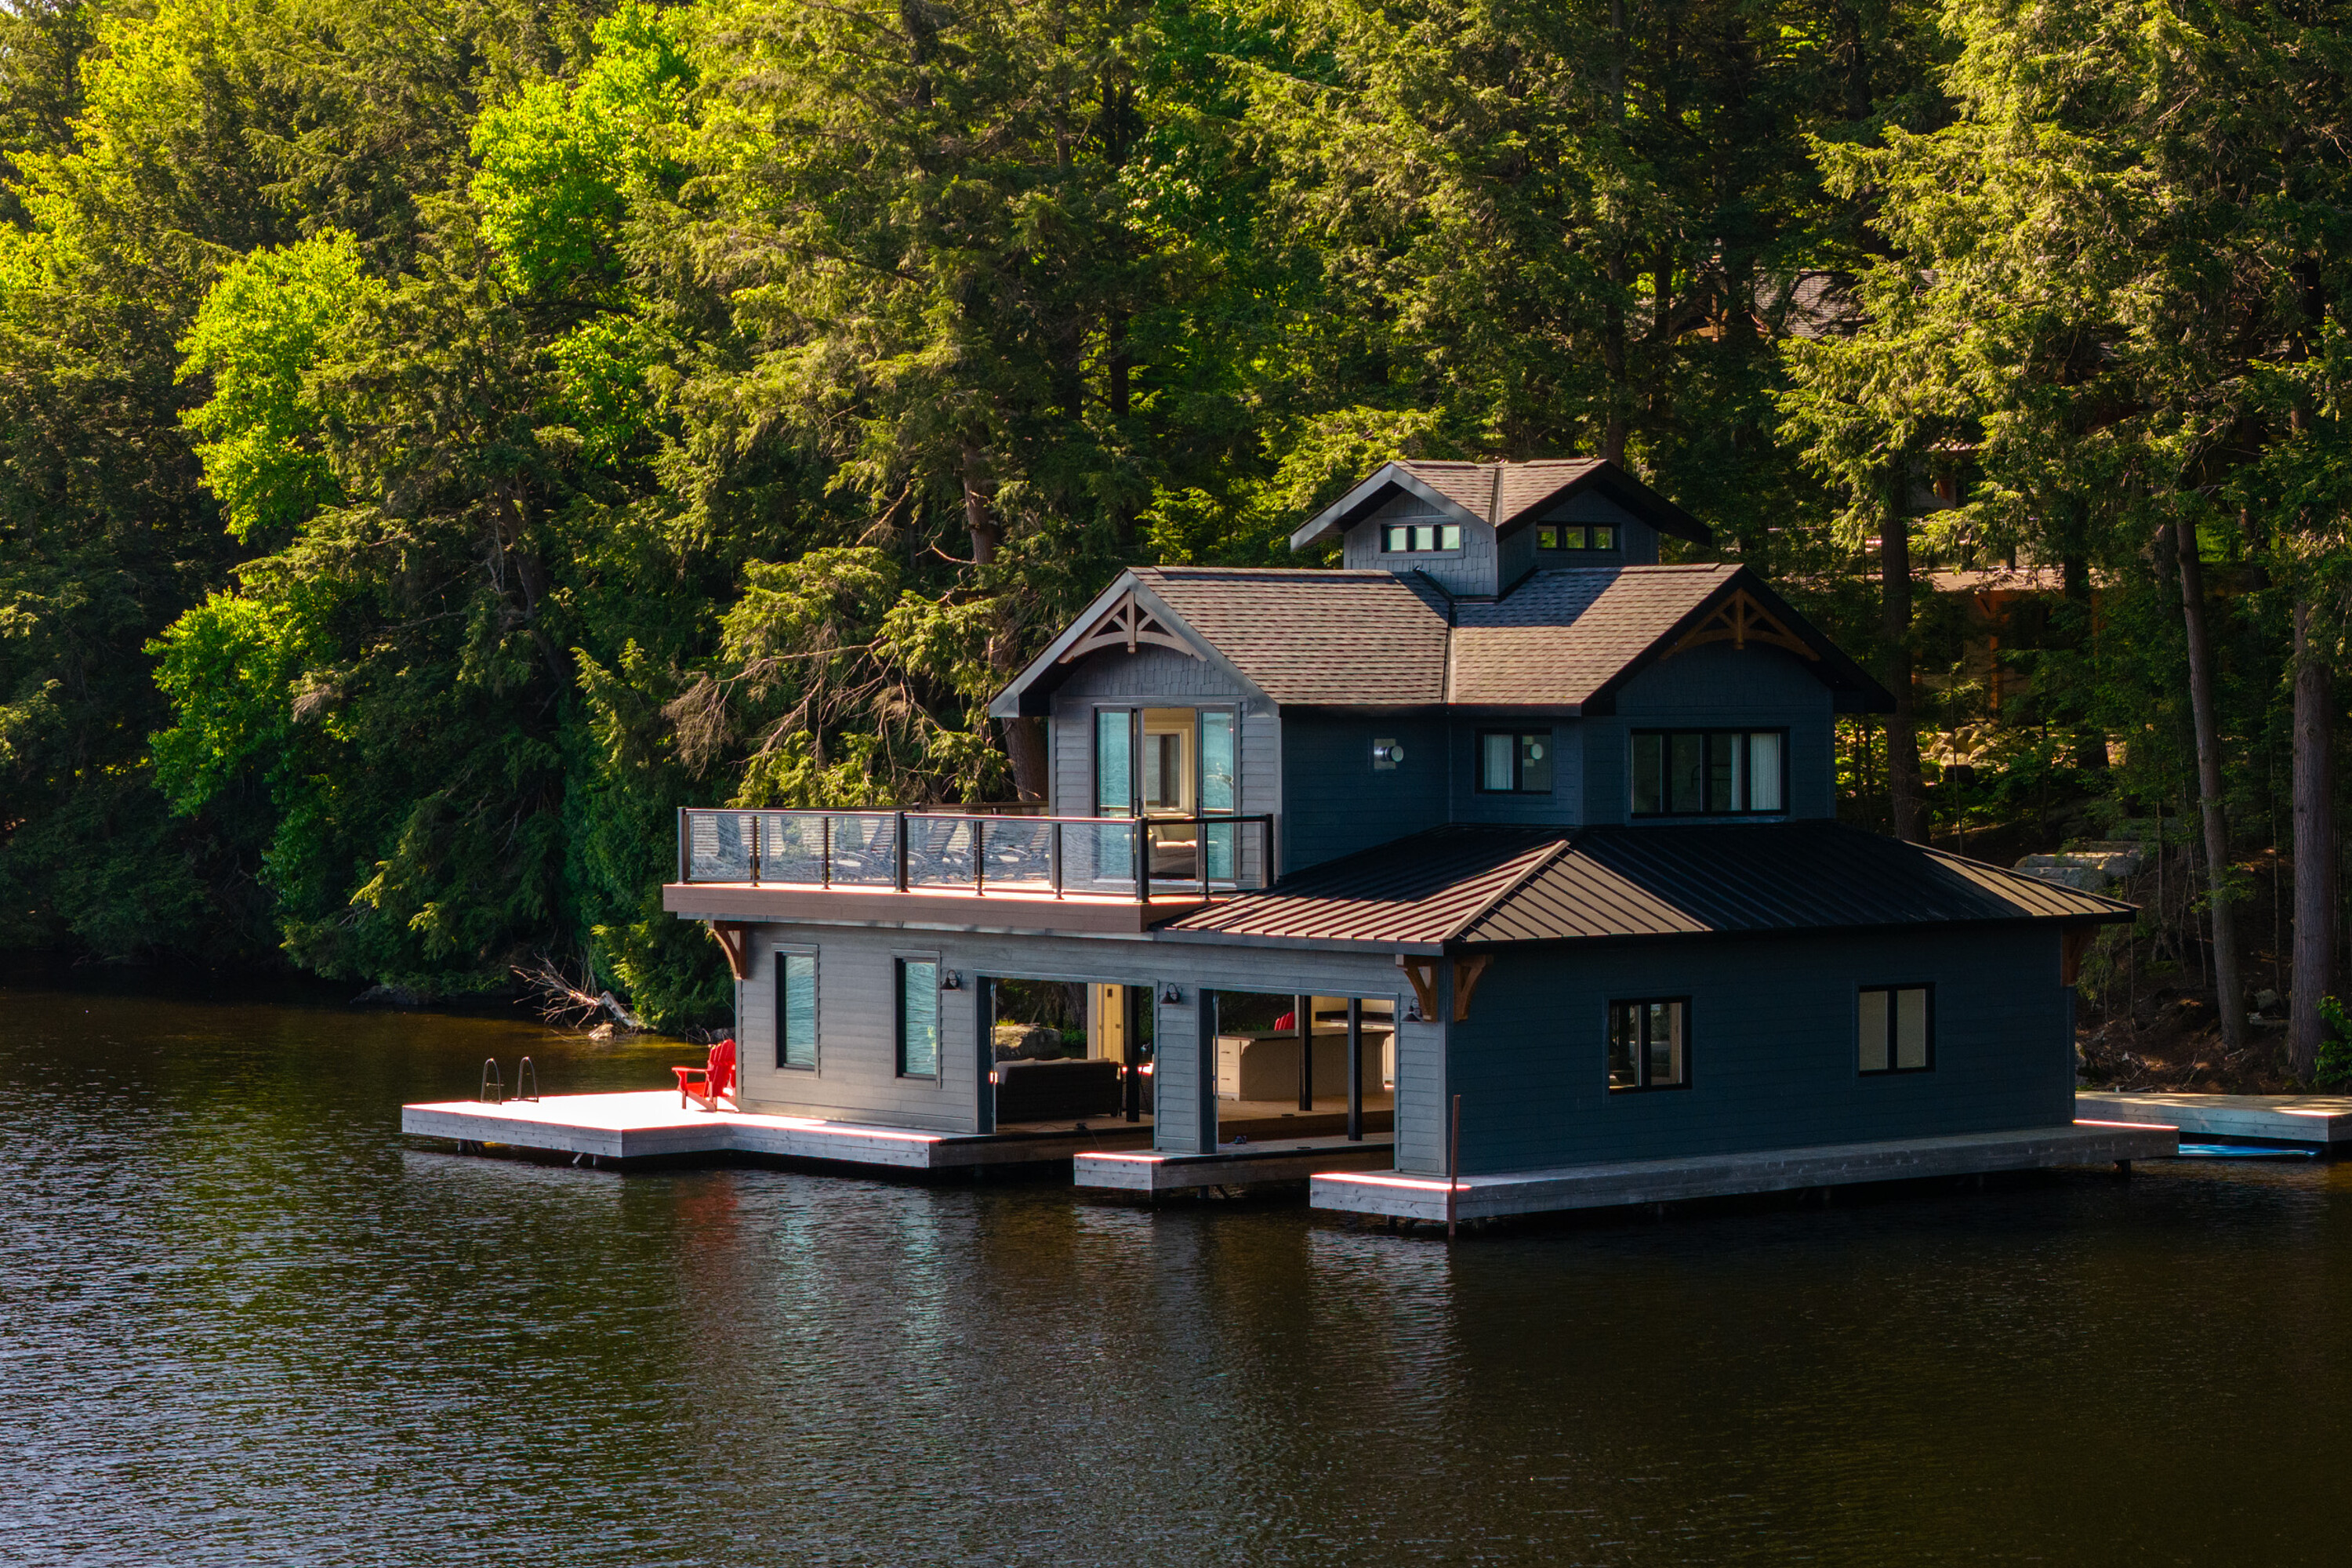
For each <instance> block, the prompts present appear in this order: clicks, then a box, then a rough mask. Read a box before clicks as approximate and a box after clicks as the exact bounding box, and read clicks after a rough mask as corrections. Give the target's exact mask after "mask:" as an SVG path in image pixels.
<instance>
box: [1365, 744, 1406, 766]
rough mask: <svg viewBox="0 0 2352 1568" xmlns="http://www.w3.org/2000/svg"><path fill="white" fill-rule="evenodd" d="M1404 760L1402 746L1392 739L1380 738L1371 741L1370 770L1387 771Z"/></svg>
mask: <svg viewBox="0 0 2352 1568" xmlns="http://www.w3.org/2000/svg"><path fill="white" fill-rule="evenodd" d="M1402 761H1404V748H1403V747H1402V746H1400V745H1398V744H1397V743H1396V742H1394V741H1392V740H1388V739H1381V740H1378V741H1374V742H1372V771H1373V772H1374V773H1388V772H1390V771H1391V769H1393V768H1394V767H1395V766H1396V765H1397V764H1398V763H1401V762H1402Z"/></svg>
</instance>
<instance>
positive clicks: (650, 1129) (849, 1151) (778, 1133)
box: [400, 1089, 1151, 1171]
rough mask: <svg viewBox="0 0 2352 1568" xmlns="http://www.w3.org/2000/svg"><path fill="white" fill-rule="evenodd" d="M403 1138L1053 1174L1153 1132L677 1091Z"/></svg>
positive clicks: (410, 1120)
mask: <svg viewBox="0 0 2352 1568" xmlns="http://www.w3.org/2000/svg"><path fill="white" fill-rule="evenodd" d="M400 1130H401V1131H403V1132H406V1133H411V1134H413V1135H415V1136H417V1137H424V1138H446V1139H451V1140H454V1141H456V1142H457V1143H459V1144H461V1145H499V1146H502V1147H505V1148H509V1149H524V1150H532V1151H537V1152H547V1153H556V1154H572V1155H580V1156H586V1157H588V1158H591V1159H593V1160H595V1161H596V1162H597V1163H603V1162H604V1161H606V1160H614V1161H620V1162H624V1163H626V1162H629V1161H637V1160H676V1159H681V1158H690V1157H694V1156H704V1157H720V1156H729V1155H747V1154H748V1155H759V1156H765V1157H768V1158H772V1159H786V1160H821V1161H826V1162H829V1163H835V1164H848V1165H879V1166H887V1167H888V1168H890V1169H893V1170H899V1171H952V1170H968V1169H972V1168H975V1167H980V1166H991V1165H1037V1164H1054V1163H1060V1162H1062V1161H1066V1160H1068V1159H1069V1158H1070V1157H1071V1156H1073V1155H1074V1154H1076V1153H1077V1152H1080V1151H1081V1150H1103V1149H1116V1148H1118V1147H1121V1146H1127V1147H1132V1146H1134V1145H1137V1144H1147V1143H1149V1142H1150V1141H1151V1125H1150V1123H1149V1122H1140V1123H1134V1122H1119V1121H1102V1122H1100V1123H1099V1124H1097V1125H1093V1126H1091V1127H1089V1126H1088V1125H1087V1124H1085V1123H1078V1122H1067V1123H1050V1124H1041V1125H1037V1126H1024V1127H1020V1128H1012V1129H1007V1130H1005V1131H998V1132H986V1133H970V1132H925V1131H918V1130H914V1129H909V1128H905V1127H880V1126H876V1125H873V1124H871V1123H868V1122H859V1121H824V1120H822V1119H819V1118H816V1117H808V1116H769V1115H763V1114H761V1113H759V1112H756V1111H744V1110H693V1109H680V1107H679V1105H678V1100H677V1091H676V1090H675V1089H649V1090H646V1091H644V1092H642V1093H622V1094H551V1095H549V1096H547V1097H546V1098H545V1099H543V1100H507V1101H504V1102H503V1103H499V1104H492V1103H490V1102H488V1101H486V1100H440V1101H436V1102H431V1103H425V1104H417V1105H404V1106H402V1107H401V1108H400Z"/></svg>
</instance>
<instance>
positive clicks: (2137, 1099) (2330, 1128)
mask: <svg viewBox="0 0 2352 1568" xmlns="http://www.w3.org/2000/svg"><path fill="white" fill-rule="evenodd" d="M2074 1107H2075V1109H2076V1110H2079V1111H2081V1112H2082V1114H2084V1116H2096V1117H2098V1118H2100V1119H2102V1120H2103V1121H2129V1122H2134V1123H2138V1124H2141V1125H2145V1126H2152V1127H2177V1128H2179V1130H2180V1131H2181V1132H2183V1133H2184V1134H2186V1135H2188V1136H2189V1137H2190V1138H2192V1139H2217V1140H2222V1141H2225V1142H2231V1143H2281V1144H2292V1145H2294V1146H2295V1147H2297V1148H2305V1149H2313V1148H2317V1149H2326V1148H2332V1147H2334V1146H2336V1145H2337V1144H2347V1143H2352V1095H2341V1094H2124V1093H2116V1092H2113V1091H2109V1090H2104V1089H2078V1090H2077V1091H2075V1095H2074Z"/></svg>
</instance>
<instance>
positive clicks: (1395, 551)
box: [1381, 522, 1462, 555]
mask: <svg viewBox="0 0 2352 1568" xmlns="http://www.w3.org/2000/svg"><path fill="white" fill-rule="evenodd" d="M1461 548H1462V525H1461V524H1460V523H1458V522H1391V523H1389V524H1386V525H1385V526H1383V527H1382V528H1381V553H1383V554H1387V555H1423V554H1427V553H1429V552H1433V551H1438V550H1459V549H1461Z"/></svg>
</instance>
